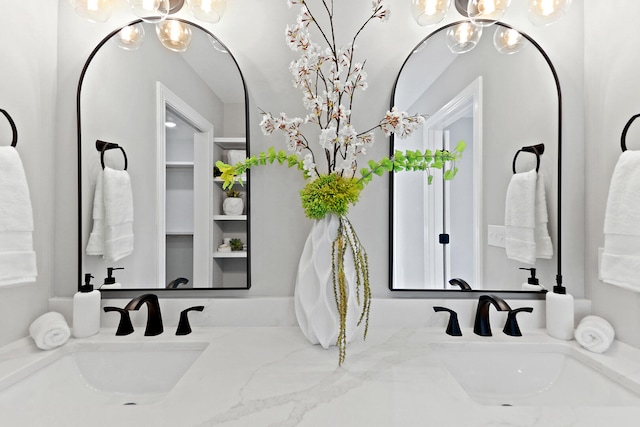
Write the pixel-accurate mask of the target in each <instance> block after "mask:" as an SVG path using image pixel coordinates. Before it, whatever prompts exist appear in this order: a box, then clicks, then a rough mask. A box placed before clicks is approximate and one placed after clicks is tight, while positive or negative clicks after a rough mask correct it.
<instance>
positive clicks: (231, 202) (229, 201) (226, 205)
mask: <svg viewBox="0 0 640 427" xmlns="http://www.w3.org/2000/svg"><path fill="white" fill-rule="evenodd" d="M243 210H244V202H243V201H242V199H241V198H240V197H227V198H226V199H224V202H222V212H224V214H225V215H242V211H243Z"/></svg>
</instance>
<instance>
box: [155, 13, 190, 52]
mask: <svg viewBox="0 0 640 427" xmlns="http://www.w3.org/2000/svg"><path fill="white" fill-rule="evenodd" d="M156 34H157V35H158V39H159V40H160V43H162V45H163V46H164V47H166V48H167V49H169V50H172V51H174V52H184V51H186V50H187V48H188V47H189V45H190V44H191V27H190V26H189V24H185V23H184V22H181V21H176V20H174V19H167V20H165V21H162V22H158V23H157V24H156Z"/></svg>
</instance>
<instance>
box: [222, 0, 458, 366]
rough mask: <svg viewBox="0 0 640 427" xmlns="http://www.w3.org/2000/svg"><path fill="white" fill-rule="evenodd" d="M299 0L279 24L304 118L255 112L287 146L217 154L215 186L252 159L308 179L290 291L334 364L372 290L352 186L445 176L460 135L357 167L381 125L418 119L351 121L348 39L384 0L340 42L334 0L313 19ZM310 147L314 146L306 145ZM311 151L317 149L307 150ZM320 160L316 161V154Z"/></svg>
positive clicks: (358, 67) (358, 82)
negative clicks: (450, 142) (222, 157)
mask: <svg viewBox="0 0 640 427" xmlns="http://www.w3.org/2000/svg"><path fill="white" fill-rule="evenodd" d="M308 3H309V1H307V0H288V4H289V6H290V7H291V6H293V5H299V6H300V11H299V13H298V17H297V23H296V24H295V25H293V26H287V29H286V42H287V44H288V45H289V47H290V48H291V49H292V50H294V51H296V52H300V58H298V59H296V60H294V61H292V63H291V65H290V70H291V73H292V74H293V76H294V81H293V84H294V86H295V87H296V88H300V89H301V90H302V91H303V93H304V95H303V102H304V106H305V107H306V108H307V109H308V110H309V114H308V115H307V116H306V117H305V118H299V117H294V118H289V117H288V116H287V115H286V114H284V113H281V114H280V115H279V116H274V115H272V114H271V113H267V112H262V114H263V118H262V122H261V123H260V126H261V128H262V131H263V132H264V133H265V134H266V135H270V134H272V133H273V132H274V131H276V130H278V131H281V132H283V133H284V134H285V135H286V138H287V148H288V151H289V152H290V153H287V152H285V151H284V150H279V151H276V150H275V149H274V148H273V147H272V148H269V149H268V150H267V151H265V152H261V153H259V154H258V155H254V156H251V157H248V158H246V159H245V160H243V161H241V162H237V163H235V164H232V165H230V164H225V163H223V162H220V161H218V162H217V163H216V166H217V167H218V168H219V170H220V171H221V172H222V175H221V178H222V180H223V181H224V183H223V188H225V189H227V188H231V187H232V186H233V184H234V183H235V182H236V181H238V177H241V176H242V174H243V173H245V172H246V170H247V169H249V168H251V167H256V166H259V165H266V164H272V163H274V162H278V163H279V164H286V165H287V166H289V167H296V168H298V169H299V170H301V171H302V173H303V174H304V177H305V179H307V180H308V183H307V184H306V185H305V186H304V188H303V189H302V190H301V191H300V196H301V199H302V207H303V209H304V212H305V215H306V216H307V217H308V218H310V219H312V220H314V222H313V225H312V228H311V231H310V233H309V237H308V238H307V241H306V243H305V246H304V249H303V252H302V255H301V258H300V263H299V266H298V273H297V277H296V285H295V292H294V300H295V312H296V318H297V320H298V324H299V325H300V328H301V330H302V332H303V333H304V335H305V336H306V338H307V339H308V340H309V341H310V342H312V343H313V344H320V345H322V346H323V347H324V348H328V347H330V346H332V345H336V346H337V347H338V348H339V360H338V363H339V364H342V363H343V362H344V359H345V355H346V346H347V342H349V341H350V340H351V339H352V338H353V337H354V336H355V335H356V332H357V330H358V329H359V328H360V327H362V326H363V327H364V331H363V334H364V336H365V338H366V334H367V329H368V319H369V312H370V308H371V289H370V286H369V261H368V258H367V254H366V251H365V249H364V247H363V246H362V244H361V243H360V240H359V239H358V236H357V234H356V232H355V229H354V228H353V226H352V225H351V222H350V221H349V220H348V218H347V212H348V209H349V206H350V205H353V204H355V203H356V202H357V201H358V197H359V194H360V191H361V190H362V189H363V188H364V186H365V185H366V184H367V183H369V182H370V181H371V180H372V178H373V176H374V175H378V176H381V175H383V174H384V173H385V172H398V171H424V172H425V175H426V176H427V180H428V183H431V180H432V178H433V175H432V174H431V171H432V169H443V178H444V179H452V178H453V177H454V176H455V174H456V172H457V168H456V167H455V160H456V159H458V158H459V157H460V156H461V153H462V151H463V150H464V143H463V142H460V143H459V144H458V146H457V147H456V149H455V150H454V151H452V152H449V151H440V150H438V151H435V152H431V151H430V150H427V151H405V152H400V151H396V152H395V154H394V155H393V156H392V157H391V158H387V157H385V158H383V159H382V160H380V161H374V160H369V161H368V163H367V166H365V167H361V168H360V169H358V159H359V158H361V157H362V156H364V155H365V153H366V149H367V148H368V147H370V146H371V145H372V144H373V141H374V131H375V130H376V129H381V130H382V131H383V132H384V134H385V136H389V135H391V134H392V133H394V134H396V135H397V136H399V137H400V138H403V137H406V136H408V135H410V134H411V133H412V132H413V131H414V130H415V129H417V128H418V127H420V125H421V124H422V123H423V122H424V118H423V117H422V116H420V115H418V114H415V115H409V114H407V113H406V112H400V111H398V110H397V109H396V108H392V109H391V110H390V111H387V114H386V115H385V116H384V118H383V119H382V120H380V121H379V122H378V124H377V125H375V126H373V127H372V128H370V129H368V130H366V131H364V132H357V131H356V130H355V129H354V127H353V126H352V124H351V117H352V114H353V107H354V105H353V100H354V95H355V93H356V91H357V90H365V89H366V88H367V82H366V79H367V74H366V72H365V71H364V62H357V61H355V57H354V52H355V49H356V44H355V43H356V39H357V38H358V36H359V35H360V33H361V32H362V30H363V29H364V28H365V27H366V26H367V25H368V24H369V23H370V22H371V21H374V20H377V19H379V20H381V21H386V20H387V18H388V16H389V11H388V9H386V8H385V7H384V6H383V0H374V1H373V7H372V10H371V13H370V14H369V15H368V17H367V18H366V20H365V21H364V23H363V24H362V26H360V27H359V30H358V31H357V32H356V34H355V35H354V36H353V38H352V39H351V40H350V41H349V43H347V44H345V45H343V46H339V45H338V44H337V43H336V35H335V32H334V9H333V4H334V2H333V1H328V0H318V1H317V3H318V4H319V5H321V7H319V8H318V9H322V10H323V12H322V13H324V14H326V18H324V19H323V22H325V23H328V25H325V26H323V25H321V24H320V23H319V22H318V21H317V20H316V12H317V11H313V12H312V11H311V9H310V7H309V4H308ZM309 27H315V30H317V31H318V32H319V34H320V35H321V39H322V43H323V45H324V46H321V45H320V44H318V43H315V42H313V41H312V40H311V34H310V32H309ZM305 125H306V126H308V127H315V129H316V135H317V139H318V144H315V143H314V145H313V146H312V143H311V142H310V141H309V140H308V139H307V137H306V136H305V135H304V133H303V132H302V129H301V128H302V127H303V126H305ZM314 150H316V151H314ZM316 152H320V154H321V156H320V157H316V155H315V154H316ZM318 161H323V162H324V161H326V165H325V167H324V168H322V167H320V166H319V165H318V164H317V162H318Z"/></svg>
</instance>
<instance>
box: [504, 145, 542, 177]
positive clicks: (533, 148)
mask: <svg viewBox="0 0 640 427" xmlns="http://www.w3.org/2000/svg"><path fill="white" fill-rule="evenodd" d="M521 152H526V153H533V154H535V155H536V172H539V171H540V156H541V155H542V154H543V153H544V144H536V145H527V146H525V147H522V148H521V149H519V150H518V151H516V155H515V156H513V165H512V169H513V173H514V174H515V173H516V160H517V158H518V154H520V153H521Z"/></svg>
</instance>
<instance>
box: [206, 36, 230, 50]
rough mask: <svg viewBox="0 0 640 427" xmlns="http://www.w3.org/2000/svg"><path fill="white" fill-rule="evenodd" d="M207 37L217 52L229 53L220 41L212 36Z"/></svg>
mask: <svg viewBox="0 0 640 427" xmlns="http://www.w3.org/2000/svg"><path fill="white" fill-rule="evenodd" d="M207 36H208V38H209V41H210V42H211V44H212V45H213V48H214V49H215V50H217V51H218V52H220V53H229V52H228V51H227V49H226V48H225V47H224V45H223V44H222V43H220V41H218V40H217V39H216V38H215V37H213V36H212V35H211V34H207Z"/></svg>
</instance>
